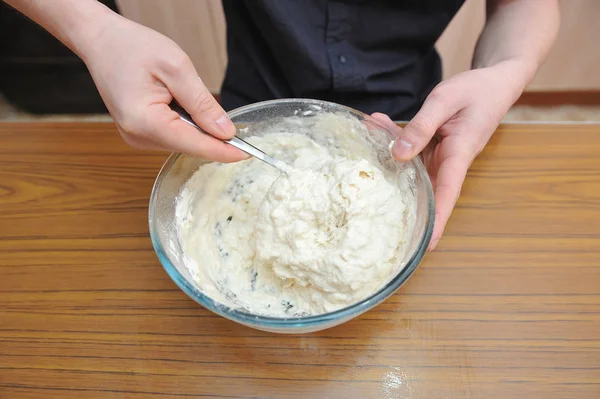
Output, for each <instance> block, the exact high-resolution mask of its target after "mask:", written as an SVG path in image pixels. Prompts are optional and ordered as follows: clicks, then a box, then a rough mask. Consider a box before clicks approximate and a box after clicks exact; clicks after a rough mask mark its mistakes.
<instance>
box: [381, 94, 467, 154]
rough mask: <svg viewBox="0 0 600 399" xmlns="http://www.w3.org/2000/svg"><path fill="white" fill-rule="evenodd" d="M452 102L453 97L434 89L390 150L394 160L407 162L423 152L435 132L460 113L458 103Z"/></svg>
mask: <svg viewBox="0 0 600 399" xmlns="http://www.w3.org/2000/svg"><path fill="white" fill-rule="evenodd" d="M440 93H441V94H440ZM452 100H453V97H451V96H448V95H446V94H444V91H443V90H442V89H439V88H436V89H434V90H433V91H432V92H431V94H430V95H429V96H428V97H427V99H426V100H425V103H423V106H422V107H421V109H420V110H419V112H418V113H417V114H416V115H415V117H414V118H413V119H412V120H411V121H410V122H409V123H408V124H407V125H406V126H405V127H404V128H403V129H402V133H401V134H400V136H399V137H398V139H397V140H396V143H395V144H394V147H393V148H392V154H393V156H394V158H396V159H398V160H400V161H408V160H410V159H412V158H413V157H414V156H416V155H417V154H419V153H420V152H421V151H423V149H424V148H425V146H427V144H428V143H429V141H430V140H431V138H432V137H433V135H434V134H435V133H436V131H437V130H438V129H439V128H440V127H441V126H442V125H443V124H444V123H445V122H446V121H448V120H449V119H450V118H452V117H453V116H454V115H455V114H456V113H457V112H458V111H460V105H459V103H460V102H459V101H452Z"/></svg>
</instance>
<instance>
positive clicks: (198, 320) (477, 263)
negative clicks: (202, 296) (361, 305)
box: [0, 123, 600, 399]
mask: <svg viewBox="0 0 600 399" xmlns="http://www.w3.org/2000/svg"><path fill="white" fill-rule="evenodd" d="M165 158H166V154H160V153H147V152H139V151H136V150H132V149H129V148H128V147H126V146H125V145H124V144H123V143H122V142H121V139H120V138H119V136H118V134H117V133H116V130H115V129H114V127H113V126H112V125H111V124H35V123H29V124H0V398H2V399H5V398H6V399H22V398H27V399H31V398H132V399H153V398H192V397H193V398H197V397H210V398H343V399H350V398H361V399H362V398H383V399H391V398H427V399H431V398H544V399H546V398H598V397H600V126H598V125H581V126H577V125H510V126H504V127H501V128H500V129H499V131H498V132H497V133H496V135H495V136H494V138H493V139H492V142H491V143H490V145H489V146H488V147H487V149H486V150H485V151H484V152H483V153H482V154H481V156H480V157H479V159H478V160H477V161H476V162H475V164H474V165H473V168H472V170H471V172H470V174H469V176H468V179H467V182H466V184H465V186H464V189H463V194H462V197H461V199H460V201H459V203H458V205H457V208H456V210H455V212H454V215H453V217H452V219H451V221H450V223H449V225H448V230H447V233H446V235H445V237H444V238H443V240H442V241H441V243H440V245H439V249H438V250H437V251H435V252H433V253H430V254H428V255H427V256H426V258H425V260H424V261H423V263H422V264H421V266H420V267H419V268H418V269H417V272H416V273H415V275H414V276H413V277H412V278H411V279H410V281H409V282H408V283H407V284H406V285H405V286H404V287H403V288H402V289H401V290H400V291H399V292H398V293H397V294H396V295H394V296H393V297H392V298H390V299H389V300H388V301H386V302H385V303H383V304H382V305H380V306H379V307H377V308H375V309H373V310H372V311H370V312H368V313H366V314H364V315H363V316H361V317H359V318H357V319H355V320H353V321H351V322H349V323H347V324H345V325H342V326H339V327H336V328H333V329H331V330H327V331H323V332H320V333H315V334H310V335H302V336H281V335H275V334H269V333H263V332H259V331H255V330H252V329H249V328H246V327H242V326H239V325H237V324H235V323H233V322H230V321H227V320H224V319H222V318H220V317H218V316H215V315H214V314H212V313H210V312H208V311H207V310H205V309H203V308H201V307H200V306H199V305H197V304H196V303H195V302H193V301H192V300H191V299H189V298H188V297H186V296H185V295H184V294H183V293H182V292H181V291H180V290H179V289H178V288H177V287H176V286H175V284H174V283H173V282H171V280H170V279H169V278H168V276H167V274H166V273H165V272H164V271H163V269H162V267H161V265H160V264H159V262H158V260H157V258H156V256H155V255H154V252H153V250H152V246H151V243H150V239H149V237H148V227H147V204H148V198H149V195H150V190H151V187H152V183H153V181H154V177H155V176H156V174H157V172H158V169H159V167H160V166H161V164H162V162H163V161H164V160H165Z"/></svg>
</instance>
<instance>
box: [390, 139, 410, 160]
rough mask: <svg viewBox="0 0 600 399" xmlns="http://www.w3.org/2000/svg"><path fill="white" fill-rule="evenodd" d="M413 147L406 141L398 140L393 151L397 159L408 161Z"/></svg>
mask: <svg viewBox="0 0 600 399" xmlns="http://www.w3.org/2000/svg"><path fill="white" fill-rule="evenodd" d="M412 152H413V145H412V144H411V143H409V142H408V141H406V140H404V139H398V140H397V141H396V144H395V145H394V149H393V150H392V154H393V155H394V158H396V159H408V158H410V156H411V155H412Z"/></svg>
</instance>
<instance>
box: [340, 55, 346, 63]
mask: <svg viewBox="0 0 600 399" xmlns="http://www.w3.org/2000/svg"><path fill="white" fill-rule="evenodd" d="M338 60H340V63H342V64H345V63H346V57H345V56H343V55H340V56H339V57H338Z"/></svg>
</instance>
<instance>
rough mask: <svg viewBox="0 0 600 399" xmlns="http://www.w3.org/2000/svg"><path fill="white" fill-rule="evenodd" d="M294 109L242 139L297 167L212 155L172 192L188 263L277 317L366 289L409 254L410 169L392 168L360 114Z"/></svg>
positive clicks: (211, 286)
mask: <svg viewBox="0 0 600 399" xmlns="http://www.w3.org/2000/svg"><path fill="white" fill-rule="evenodd" d="M311 119H313V121H312V122H311V123H310V124H308V125H307V123H306V120H302V119H300V118H287V119H286V120H284V122H282V123H279V124H275V125H272V126H270V127H267V128H265V129H263V130H262V131H261V134H260V135H257V136H252V137H249V138H248V139H247V140H248V141H249V142H250V143H252V144H254V145H255V146H257V147H258V148H261V149H262V150H264V151H265V152H266V153H268V154H271V155H273V156H274V157H276V158H279V159H281V160H283V161H284V162H286V163H287V164H288V165H290V166H292V167H293V169H292V170H291V171H290V172H289V173H287V174H280V172H278V171H277V170H276V169H274V168H272V167H270V166H268V165H266V164H264V163H263V162H261V161H259V160H257V159H253V158H251V159H248V160H246V161H242V162H238V163H233V164H219V163H208V164H204V165H202V166H200V168H199V169H198V170H197V171H196V172H195V173H194V174H193V175H192V177H191V178H190V179H189V180H188V181H187V183H186V184H185V185H184V187H183V189H182V191H181V194H180V196H179V198H178V200H177V209H176V219H177V220H176V223H177V231H178V237H179V243H180V246H181V247H182V250H183V252H184V253H185V255H186V260H185V261H186V265H187V267H188V268H189V269H190V270H191V271H192V272H193V275H194V276H195V278H196V280H197V282H198V284H199V286H200V287H202V289H203V291H204V292H206V293H207V294H208V295H210V296H211V297H213V298H214V299H216V300H218V301H219V302H222V303H225V304H227V305H228V306H230V307H234V308H241V309H244V310H246V311H248V312H250V313H253V314H259V315H264V316H273V317H297V316H307V315H317V314H322V313H326V312H330V311H333V310H337V309H340V308H344V307H346V306H348V305H351V304H353V303H356V302H358V301H360V300H362V299H365V298H366V297H368V296H369V295H371V294H372V293H374V292H375V291H376V290H378V289H379V288H380V287H381V286H382V285H383V284H385V283H386V282H388V281H389V280H390V279H391V278H392V277H393V276H394V275H396V274H397V272H398V268H399V267H400V268H401V267H403V266H404V265H405V261H406V259H405V255H406V246H407V239H408V237H409V236H410V234H411V233H412V228H413V226H414V214H415V207H416V202H415V199H414V196H413V195H411V191H410V189H409V183H408V180H409V179H410V176H409V175H410V173H409V172H410V171H411V170H410V169H407V170H405V171H404V172H402V173H400V177H398V174H397V173H392V172H389V171H388V170H386V169H385V168H384V167H383V166H382V164H381V162H380V158H381V154H378V152H377V151H375V150H374V148H373V144H372V143H370V142H369V139H368V137H369V135H368V133H367V129H366V127H365V125H363V124H362V123H360V122H359V121H358V120H356V119H354V118H351V117H347V116H343V115H337V114H322V115H319V116H315V117H313V118H311Z"/></svg>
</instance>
